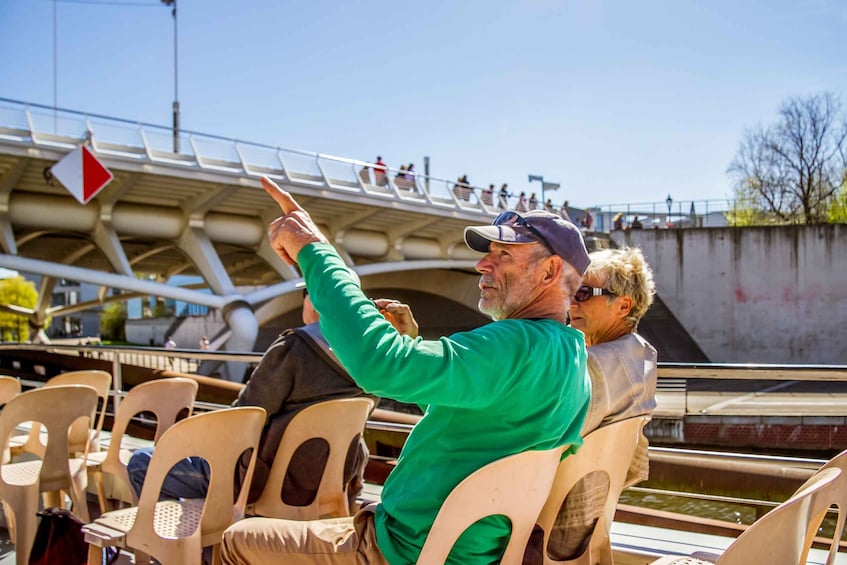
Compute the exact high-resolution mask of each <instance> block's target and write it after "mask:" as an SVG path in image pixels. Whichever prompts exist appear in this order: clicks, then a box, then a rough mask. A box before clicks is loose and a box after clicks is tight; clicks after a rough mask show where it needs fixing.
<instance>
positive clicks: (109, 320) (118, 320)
mask: <svg viewBox="0 0 847 565" xmlns="http://www.w3.org/2000/svg"><path fill="white" fill-rule="evenodd" d="M100 335H101V336H102V337H103V338H104V339H107V340H109V341H126V303H125V302H110V303H109V304H107V305H106V306H104V307H103V311H102V313H101V314H100Z"/></svg>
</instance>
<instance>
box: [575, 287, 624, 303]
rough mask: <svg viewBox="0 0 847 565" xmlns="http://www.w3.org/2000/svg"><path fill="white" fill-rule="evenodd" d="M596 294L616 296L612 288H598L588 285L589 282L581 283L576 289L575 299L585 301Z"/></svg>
mask: <svg viewBox="0 0 847 565" xmlns="http://www.w3.org/2000/svg"><path fill="white" fill-rule="evenodd" d="M595 296H615V293H614V292H612V291H611V290H606V289H605V288H596V287H593V286H588V285H587V284H584V285H581V286H580V287H579V288H578V289H576V292H574V293H573V299H574V300H576V301H577V302H585V301H586V300H588V299H590V298H594V297H595Z"/></svg>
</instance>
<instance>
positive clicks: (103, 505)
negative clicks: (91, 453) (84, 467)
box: [91, 470, 109, 514]
mask: <svg viewBox="0 0 847 565" xmlns="http://www.w3.org/2000/svg"><path fill="white" fill-rule="evenodd" d="M91 475H92V476H93V477H94V486H95V488H96V489H97V503H98V504H99V505H100V514H105V513H106V512H108V511H109V501H108V500H107V499H106V481H105V479H104V477H103V471H100V470H96V471H91Z"/></svg>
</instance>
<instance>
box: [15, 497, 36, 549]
mask: <svg viewBox="0 0 847 565" xmlns="http://www.w3.org/2000/svg"><path fill="white" fill-rule="evenodd" d="M17 502H18V503H19V504H20V507H18V508H14V507H12V506H11V505H9V507H10V508H11V509H12V513H13V514H14V515H15V537H14V540H13V542H14V544H15V564H16V565H27V564H28V563H29V554H30V553H31V552H32V544H33V542H34V541H35V530H36V529H37V527H38V525H37V519H36V518H37V517H36V512H38V494H37V493H36V494H35V496H34V497H33V498H31V499H30V498H29V497H25V498H22V499H19V500H18V501H17Z"/></svg>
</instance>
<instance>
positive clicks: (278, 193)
mask: <svg viewBox="0 0 847 565" xmlns="http://www.w3.org/2000/svg"><path fill="white" fill-rule="evenodd" d="M262 188H264V189H265V192H267V193H268V194H270V196H271V198H273V199H274V201H276V203H277V204H279V207H280V208H281V209H282V213H283V214H290V213H291V212H297V211H303V208H301V207H300V205H299V204H298V203H297V201H296V200H294V197H293V196H291V194H290V193H289V192H287V191H285V190H283V189H281V188H280V187H279V185H278V184H276V183H275V182H274V181H272V180H271V179H269V178H268V177H265V176H263V177H262Z"/></svg>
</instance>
